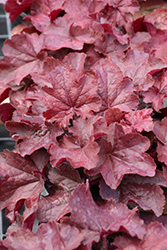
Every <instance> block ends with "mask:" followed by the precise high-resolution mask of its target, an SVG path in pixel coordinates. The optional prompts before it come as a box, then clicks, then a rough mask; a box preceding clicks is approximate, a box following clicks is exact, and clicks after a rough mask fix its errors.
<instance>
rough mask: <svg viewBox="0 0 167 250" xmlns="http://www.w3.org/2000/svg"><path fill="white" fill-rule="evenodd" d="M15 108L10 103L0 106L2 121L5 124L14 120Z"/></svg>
mask: <svg viewBox="0 0 167 250" xmlns="http://www.w3.org/2000/svg"><path fill="white" fill-rule="evenodd" d="M14 110H15V108H14V107H13V106H12V105H11V104H10V103H3V104H1V105H0V116H1V121H2V122H3V123H5V122H6V121H8V120H11V119H12V115H13V111H14Z"/></svg>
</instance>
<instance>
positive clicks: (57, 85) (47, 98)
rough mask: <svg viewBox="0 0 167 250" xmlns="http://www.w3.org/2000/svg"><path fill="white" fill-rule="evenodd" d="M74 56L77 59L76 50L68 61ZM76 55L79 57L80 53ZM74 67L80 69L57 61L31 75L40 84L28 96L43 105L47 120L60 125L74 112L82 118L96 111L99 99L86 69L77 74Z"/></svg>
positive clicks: (81, 56)
mask: <svg viewBox="0 0 167 250" xmlns="http://www.w3.org/2000/svg"><path fill="white" fill-rule="evenodd" d="M75 58H76V59H77V60H78V55H77V53H75V55H74V56H73V57H72V60H75ZM80 58H81V60H83V54H80ZM66 60H67V58H66ZM71 65H73V63H71ZM77 70H79V72H80V71H81V69H80V68H79V67H78V68H77V69H75V68H73V66H72V67H70V66H68V65H66V64H64V63H61V62H59V63H58V64H57V66H55V68H54V69H53V70H51V71H50V72H48V71H46V73H44V74H42V75H39V74H37V75H34V76H33V79H34V81H35V82H36V83H38V84H40V85H44V86H43V88H42V89H41V90H37V91H38V94H36V93H34V96H33V95H32V96H31V98H33V97H34V99H35V100H37V101H38V102H39V105H40V106H42V105H43V115H44V117H45V118H46V119H47V120H50V121H59V122H60V124H61V125H62V126H67V125H68V124H69V119H70V118H72V117H73V115H74V114H75V113H76V114H77V115H81V116H82V117H83V118H86V117H90V116H92V110H93V111H98V110H99V107H100V105H101V102H100V99H99V97H98V96H97V94H96V90H97V85H96V81H95V79H94V77H93V75H92V74H90V73H86V72H85V74H80V73H79V74H78V72H77ZM83 70H84V69H83ZM34 106H35V103H34ZM40 109H41V107H40Z"/></svg>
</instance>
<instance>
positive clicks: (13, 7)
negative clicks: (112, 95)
mask: <svg viewBox="0 0 167 250" xmlns="http://www.w3.org/2000/svg"><path fill="white" fill-rule="evenodd" d="M32 2H33V0H21V1H17V0H14V1H13V0H7V1H6V4H5V11H6V12H9V13H10V16H9V17H10V20H11V22H13V21H14V20H15V19H16V18H17V17H18V16H19V15H20V14H21V13H22V12H23V11H25V10H27V9H28V8H29V7H30V6H31V4H32Z"/></svg>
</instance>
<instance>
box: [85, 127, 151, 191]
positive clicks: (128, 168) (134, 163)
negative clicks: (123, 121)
mask: <svg viewBox="0 0 167 250" xmlns="http://www.w3.org/2000/svg"><path fill="white" fill-rule="evenodd" d="M109 128H110V133H109V134H108V136H107V140H106V139H101V140H100V141H99V142H98V144H99V146H100V152H99V162H98V164H97V167H96V168H94V169H91V170H89V171H86V173H87V174H89V175H94V174H97V173H101V174H102V176H103V178H104V180H105V182H106V184H107V185H109V186H110V187H111V188H112V189H116V188H117V187H118V185H119V184H120V182H121V180H122V178H123V176H124V175H125V174H130V173H131V174H139V175H142V176H154V174H155V169H156V164H155V163H154V160H153V159H152V158H151V157H150V156H149V155H148V154H146V153H145V151H147V150H148V148H149V146H150V142H149V140H148V139H147V138H146V137H143V136H142V135H140V134H135V133H131V134H127V135H125V134H124V132H123V130H122V127H121V126H120V125H117V124H111V125H110V126H109Z"/></svg>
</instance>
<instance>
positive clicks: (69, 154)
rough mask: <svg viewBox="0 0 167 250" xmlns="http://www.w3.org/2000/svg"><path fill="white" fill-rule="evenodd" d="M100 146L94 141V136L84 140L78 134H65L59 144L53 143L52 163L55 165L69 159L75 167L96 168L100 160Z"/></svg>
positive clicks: (51, 150)
mask: <svg viewBox="0 0 167 250" xmlns="http://www.w3.org/2000/svg"><path fill="white" fill-rule="evenodd" d="M98 152H99V146H98V144H97V143H96V142H95V141H94V138H93V136H91V137H90V138H89V141H87V142H86V144H85V145H84V142H83V141H81V140H80V138H77V137H76V136H66V135H65V136H64V137H63V139H62V140H61V141H60V143H59V146H58V145H56V144H55V145H51V147H50V149H49V153H50V154H51V159H50V160H51V164H52V166H53V167H55V166H56V165H58V164H59V163H61V162H63V161H64V160H66V161H69V162H70V164H71V165H72V166H73V167H74V168H80V167H84V168H86V169H91V168H94V167H95V166H96V164H97V162H98V155H97V154H98Z"/></svg>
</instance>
